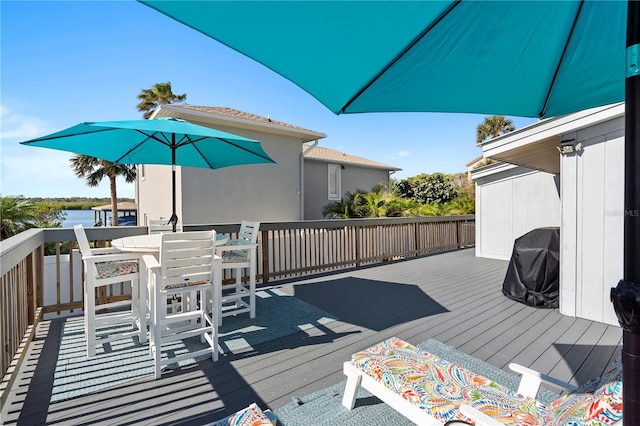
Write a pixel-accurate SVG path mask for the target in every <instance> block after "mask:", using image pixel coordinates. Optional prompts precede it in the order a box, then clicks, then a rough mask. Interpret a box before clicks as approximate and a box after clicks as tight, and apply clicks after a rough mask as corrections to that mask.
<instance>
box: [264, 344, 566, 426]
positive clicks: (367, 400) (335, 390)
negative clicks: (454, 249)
mask: <svg viewBox="0 0 640 426" xmlns="http://www.w3.org/2000/svg"><path fill="white" fill-rule="evenodd" d="M418 346H419V347H420V348H422V349H424V350H426V351H427V352H430V353H432V354H434V355H438V356H439V357H441V358H444V359H446V360H448V361H451V362H454V363H456V364H458V365H460V366H462V367H464V368H466V369H467V370H470V371H472V372H474V373H477V374H480V375H482V376H485V377H487V378H489V379H491V380H493V381H494V382H496V383H499V384H501V385H504V386H507V387H508V388H510V389H517V387H518V382H519V378H518V377H517V376H516V375H513V374H510V373H507V372H505V371H503V370H501V369H499V368H497V367H494V366H493V365H491V364H488V363H486V362H484V361H482V360H479V359H477V358H474V357H472V356H469V355H467V354H465V353H463V352H460V351H459V350H457V349H455V348H453V347H451V346H447V345H445V344H443V343H440V342H438V341H436V340H432V339H429V340H427V341H425V342H422V343H420V344H418ZM363 349H364V348H363ZM345 383H346V381H342V382H340V383H338V384H337V385H333V386H330V387H328V388H326V389H322V390H319V391H317V392H314V393H312V394H310V395H307V396H303V397H300V398H293V400H292V401H291V402H290V403H289V404H287V405H285V406H284V407H281V408H279V409H277V410H274V413H275V414H276V416H277V417H278V425H283V426H297V425H314V426H360V425H367V426H374V425H380V426H388V425H394V426H404V425H407V426H410V425H413V423H412V422H410V421H409V420H407V419H406V418H405V417H404V416H402V415H400V414H398V412H396V411H395V410H394V409H392V408H391V407H389V406H388V405H387V404H385V403H384V402H382V401H380V400H379V399H378V398H377V397H375V396H373V395H371V393H369V392H368V391H366V390H364V389H362V388H360V389H358V392H357V394H356V397H357V399H356V405H355V407H354V408H353V409H352V410H347V409H346V408H344V407H343V406H342V395H343V392H344V385H345ZM558 396H559V395H558V394H556V393H553V392H551V391H548V390H546V389H541V390H540V394H539V395H538V398H537V399H538V400H539V401H542V402H544V403H548V402H550V401H553V400H554V399H557V398H558Z"/></svg>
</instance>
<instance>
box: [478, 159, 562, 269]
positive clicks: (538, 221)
mask: <svg viewBox="0 0 640 426" xmlns="http://www.w3.org/2000/svg"><path fill="white" fill-rule="evenodd" d="M554 179H555V176H554V175H552V174H549V173H545V172H539V171H535V170H531V169H526V168H523V167H516V168H511V169H509V170H505V171H501V172H497V173H495V174H492V175H489V176H485V177H482V178H478V179H477V180H476V255H477V256H479V257H489V258H496V259H505V260H507V259H509V258H510V257H511V252H512V250H513V243H514V241H515V240H516V238H518V237H520V236H522V235H523V234H526V233H527V232H529V231H531V230H532V229H536V228H542V227H549V226H560V196H559V194H558V189H557V185H556V182H555V180H554Z"/></svg>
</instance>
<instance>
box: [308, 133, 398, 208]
mask: <svg viewBox="0 0 640 426" xmlns="http://www.w3.org/2000/svg"><path fill="white" fill-rule="evenodd" d="M398 170H401V169H399V168H397V167H394V166H390V165H388V164H383V163H378V162H376V161H372V160H367V159H365V158H362V157H356V156H355V155H349V154H346V153H344V152H340V151H335V150H333V149H329V148H322V147H319V146H315V145H311V146H305V149H304V193H305V197H304V218H305V219H306V220H314V219H323V218H324V216H323V215H322V209H323V208H324V206H326V205H327V204H329V203H330V202H332V201H339V200H341V199H342V197H343V196H344V194H345V193H346V192H353V191H354V190H356V189H361V190H363V191H370V190H371V189H372V188H373V187H374V186H375V185H377V184H383V185H384V186H385V187H386V188H389V174H390V173H394V172H396V171H398Z"/></svg>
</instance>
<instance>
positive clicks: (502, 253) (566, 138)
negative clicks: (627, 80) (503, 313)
mask: <svg viewBox="0 0 640 426" xmlns="http://www.w3.org/2000/svg"><path fill="white" fill-rule="evenodd" d="M482 149H483V152H484V156H485V157H487V158H492V159H496V160H500V161H502V162H503V163H499V164H495V165H491V166H488V167H483V168H480V169H477V170H475V171H473V172H472V177H473V178H474V179H475V180H476V230H477V233H476V238H477V241H476V244H477V245H476V254H477V255H478V256H483V257H499V258H508V257H507V255H509V256H510V250H511V248H512V247H513V242H514V240H515V239H516V238H518V237H519V236H521V235H522V234H524V233H526V232H528V231H530V230H531V229H535V228H538V227H544V226H560V246H561V248H560V312H562V313H563V314H566V315H570V316H576V317H581V318H586V319H590V320H595V321H601V322H604V323H608V324H613V325H617V324H618V321H617V319H616V315H615V312H614V310H613V306H612V304H611V303H610V302H609V292H610V289H611V287H615V286H616V285H617V283H618V281H619V280H620V279H621V278H622V273H623V224H624V104H616V105H609V106H605V107H600V108H593V109H590V110H586V111H581V112H578V113H575V114H571V115H567V116H562V117H556V118H551V119H547V120H543V121H540V122H538V123H535V124H533V125H530V126H527V127H525V128H522V129H519V130H516V131H514V132H511V133H508V134H506V135H503V136H500V137H498V138H495V139H492V140H489V141H487V142H484V143H483V144H482ZM505 163H509V164H505ZM558 189H559V191H558ZM558 194H560V195H558Z"/></svg>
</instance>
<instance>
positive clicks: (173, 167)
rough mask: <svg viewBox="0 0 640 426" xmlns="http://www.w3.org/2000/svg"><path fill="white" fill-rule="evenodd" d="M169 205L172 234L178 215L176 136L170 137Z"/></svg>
mask: <svg viewBox="0 0 640 426" xmlns="http://www.w3.org/2000/svg"><path fill="white" fill-rule="evenodd" d="M171 203H172V204H171V205H172V213H171V218H170V219H169V223H171V224H173V232H176V226H177V225H178V215H177V214H176V135H175V133H173V134H172V135H171Z"/></svg>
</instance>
